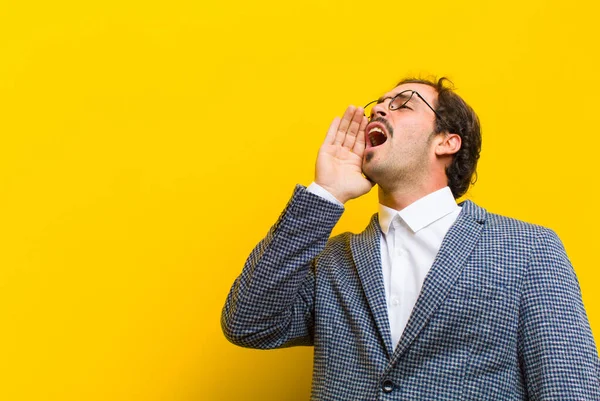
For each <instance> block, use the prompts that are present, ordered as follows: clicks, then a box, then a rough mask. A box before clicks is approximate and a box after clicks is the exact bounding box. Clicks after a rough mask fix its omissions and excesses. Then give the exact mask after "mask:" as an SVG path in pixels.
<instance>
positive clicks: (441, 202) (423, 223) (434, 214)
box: [379, 187, 459, 235]
mask: <svg viewBox="0 0 600 401" xmlns="http://www.w3.org/2000/svg"><path fill="white" fill-rule="evenodd" d="M457 208H459V206H458V205H457V204H456V200H455V199H454V196H453V195H452V191H451V190H450V188H449V187H444V188H442V189H439V190H437V191H435V192H432V193H430V194H428V195H426V196H424V197H422V198H421V199H419V200H417V201H415V202H413V203H411V204H410V205H408V206H407V207H405V208H404V209H402V210H400V211H398V210H395V209H392V208H390V207H387V206H384V205H382V204H379V226H380V227H381V231H382V232H383V233H384V234H386V235H387V233H388V231H389V229H390V225H391V224H392V220H394V217H396V216H397V215H398V216H400V218H401V219H402V220H404V222H405V223H406V224H407V225H408V227H410V229H411V230H412V231H413V232H414V233H416V232H417V231H419V230H421V229H423V228H425V227H427V226H428V225H430V224H431V223H433V222H435V221H437V220H439V219H441V218H442V217H445V216H447V215H449V214H450V213H452V212H453V211H455V210H456V209H457Z"/></svg>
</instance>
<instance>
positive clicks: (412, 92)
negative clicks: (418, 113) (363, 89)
mask: <svg viewBox="0 0 600 401" xmlns="http://www.w3.org/2000/svg"><path fill="white" fill-rule="evenodd" d="M407 92H410V96H409V97H408V99H406V101H405V102H404V103H402V104H401V105H400V106H398V107H394V108H392V107H391V105H392V104H393V103H394V100H396V98H397V97H400V95H402V94H406V93H407ZM415 94H416V95H417V96H418V97H419V99H421V100H422V101H423V103H425V104H426V105H427V107H429V108H430V109H431V111H433V113H434V114H435V116H436V117H437V118H439V119H440V120H441V121H442V122H443V123H444V124H446V120H444V118H443V117H442V116H441V115H440V114H439V113H438V112H437V111H435V109H434V108H433V107H431V105H430V104H429V103H428V102H427V100H425V98H424V97H423V96H421V94H420V93H419V92H417V91H415V90H412V89H407V90H403V91H402V92H400V93H398V94H396V95H394V96H388V97H384V98H379V99H377V100H373V101H371V102H369V103H367V104H366V105H365V107H363V109H365V110H366V109H367V107H369V106H370V105H372V104H373V103H376V104H380V103H383V102H384V101H386V100H387V99H392V100H390V102H389V103H388V110H390V111H394V110H400V109H401V108H402V107H404V106H405V105H406V103H408V102H410V99H412V97H413V95H415ZM367 117H368V118H369V119H371V116H367ZM446 125H447V124H446Z"/></svg>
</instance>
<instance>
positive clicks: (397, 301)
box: [392, 297, 400, 306]
mask: <svg viewBox="0 0 600 401" xmlns="http://www.w3.org/2000/svg"><path fill="white" fill-rule="evenodd" d="M392 305H393V306H398V305H400V298H398V297H392Z"/></svg>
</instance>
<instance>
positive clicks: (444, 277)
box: [390, 201, 486, 366]
mask: <svg viewBox="0 0 600 401" xmlns="http://www.w3.org/2000/svg"><path fill="white" fill-rule="evenodd" d="M460 206H462V210H461V213H460V214H459V216H458V218H457V220H456V222H455V223H454V225H452V227H451V228H450V230H449V231H448V233H447V234H446V236H445V237H444V240H443V241H442V247H441V248H440V250H439V252H438V254H437V256H436V258H435V261H434V262H433V265H432V267H431V270H430V271H429V273H428V274H427V276H426V277H425V281H424V282H423V287H422V288H421V294H420V295H419V298H418V299H417V303H416V304H415V307H414V308H413V311H412V314H411V315H410V318H409V320H408V323H407V324H406V328H405V329H404V332H403V333H402V337H401V338H400V341H399V343H398V346H397V347H396V350H395V352H394V355H393V360H392V361H391V364H390V366H392V365H393V364H394V363H395V362H396V360H397V359H398V358H399V357H400V355H402V353H403V352H404V351H405V350H406V349H407V348H408V346H409V345H410V344H411V343H412V342H413V340H414V339H415V337H417V335H418V334H419V332H420V331H421V330H422V329H423V327H425V325H426V324H427V322H428V321H429V318H430V317H431V315H432V314H433V313H434V312H435V311H436V309H437V308H438V307H439V306H440V304H441V303H442V302H443V301H444V299H445V298H446V295H448V293H449V292H450V290H451V289H452V287H453V285H454V283H455V282H456V280H457V279H458V277H459V276H460V274H461V272H462V269H463V266H464V264H465V261H466V260H467V257H468V256H469V254H470V253H471V251H472V250H473V248H474V247H475V244H476V243H477V241H478V240H479V236H480V235H481V231H482V229H483V223H484V221H485V215H486V212H485V210H484V209H482V208H480V207H478V206H477V205H475V204H474V203H473V202H471V201H465V202H463V203H461V204H460Z"/></svg>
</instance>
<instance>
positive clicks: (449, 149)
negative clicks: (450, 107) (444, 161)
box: [435, 132, 462, 156]
mask: <svg viewBox="0 0 600 401" xmlns="http://www.w3.org/2000/svg"><path fill="white" fill-rule="evenodd" d="M461 144H462V140H461V139H460V136H459V135H458V134H452V133H448V132H444V133H442V134H441V135H438V137H437V138H436V146H435V155H436V156H446V155H453V154H455V153H456V152H458V151H459V150H460V146H461Z"/></svg>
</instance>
